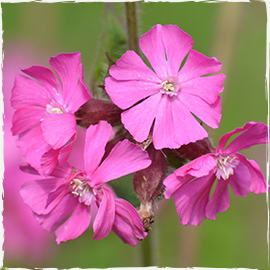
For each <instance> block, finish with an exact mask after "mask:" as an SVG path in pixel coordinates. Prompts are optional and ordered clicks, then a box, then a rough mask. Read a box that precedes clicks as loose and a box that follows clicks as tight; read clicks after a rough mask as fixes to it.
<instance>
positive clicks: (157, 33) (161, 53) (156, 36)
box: [139, 24, 172, 80]
mask: <svg viewBox="0 0 270 270" xmlns="http://www.w3.org/2000/svg"><path fill="white" fill-rule="evenodd" d="M161 31H162V25H160V24H157V25H155V26H153V28H152V29H151V30H150V31H149V32H147V33H145V34H143V35H142V36H141V39H140V41H139V45H140V48H141V50H142V52H143V53H144V55H145V56H146V58H147V59H148V60H149V62H150V64H151V66H152V67H153V69H154V70H155V72H156V73H157V75H158V77H159V78H160V79H161V80H162V79H163V78H166V77H167V76H168V63H167V61H166V56H165V50H164V44H163V40H162V34H161ZM170 75H172V74H170Z"/></svg>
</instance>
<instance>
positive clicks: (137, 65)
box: [109, 51, 160, 83]
mask: <svg viewBox="0 0 270 270" xmlns="http://www.w3.org/2000/svg"><path fill="white" fill-rule="evenodd" d="M109 73H110V75H111V76H112V77H113V78H114V79H116V80H120V81H124V80H131V81H143V82H149V83H160V79H159V78H158V77H157V75H156V74H155V72H153V70H151V69H150V68H149V67H148V66H147V65H146V64H145V63H144V62H143V60H142V59H141V57H140V56H139V55H138V54H137V53H135V52H134V51H127V52H126V53H124V54H123V55H122V57H121V58H120V59H118V60H117V61H116V64H115V65H113V66H111V68H110V70H109Z"/></svg>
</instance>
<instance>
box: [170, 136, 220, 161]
mask: <svg viewBox="0 0 270 270" xmlns="http://www.w3.org/2000/svg"><path fill="white" fill-rule="evenodd" d="M215 150H216V149H215V148H214V147H213V146H212V143H211V142H210V140H209V139H208V138H204V139H203V140H199V141H196V142H194V143H189V144H187V145H182V146H181V147H180V148H178V149H173V152H174V153H175V154H176V155H178V157H179V158H186V159H189V160H193V159H195V158H197V157H200V156H202V155H205V154H208V153H213V152H215Z"/></svg>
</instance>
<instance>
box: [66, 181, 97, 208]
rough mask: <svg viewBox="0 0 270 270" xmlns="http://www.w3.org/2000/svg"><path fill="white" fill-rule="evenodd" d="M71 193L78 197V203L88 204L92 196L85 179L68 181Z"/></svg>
mask: <svg viewBox="0 0 270 270" xmlns="http://www.w3.org/2000/svg"><path fill="white" fill-rule="evenodd" d="M69 185H70V186H69V188H70V189H71V193H72V194H74V195H75V196H77V197H78V200H79V202H80V203H84V204H86V205H90V204H91V201H92V197H93V191H92V188H91V187H90V186H89V184H88V183H87V182H86V181H85V180H79V179H76V178H74V179H72V181H71V182H70V183H69Z"/></svg>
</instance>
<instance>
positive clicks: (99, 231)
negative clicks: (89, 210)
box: [93, 188, 115, 240]
mask: <svg viewBox="0 0 270 270" xmlns="http://www.w3.org/2000/svg"><path fill="white" fill-rule="evenodd" d="M102 191H103V197H102V201H101V203H100V205H99V208H98V212H97V215H96V218H95V221H94V223H93V230H94V236H93V239H96V240H100V239H102V238H104V237H106V236H107V235H108V234H109V233H110V231H111V229H112V226H113V223H114V218H115V201H114V197H113V194H112V193H111V192H110V191H109V190H107V189H106V188H102Z"/></svg>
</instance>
